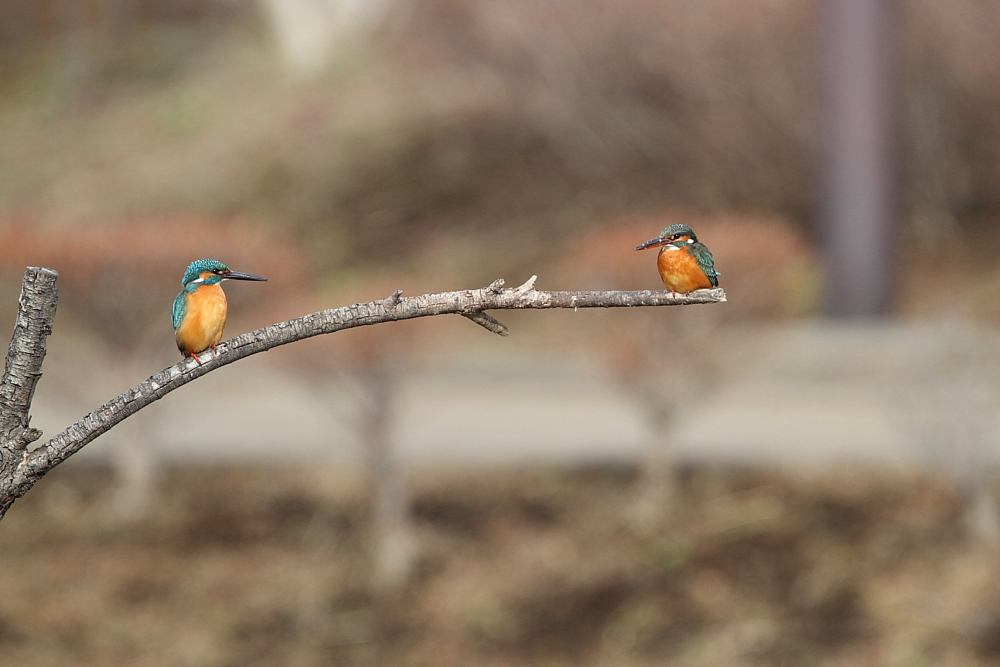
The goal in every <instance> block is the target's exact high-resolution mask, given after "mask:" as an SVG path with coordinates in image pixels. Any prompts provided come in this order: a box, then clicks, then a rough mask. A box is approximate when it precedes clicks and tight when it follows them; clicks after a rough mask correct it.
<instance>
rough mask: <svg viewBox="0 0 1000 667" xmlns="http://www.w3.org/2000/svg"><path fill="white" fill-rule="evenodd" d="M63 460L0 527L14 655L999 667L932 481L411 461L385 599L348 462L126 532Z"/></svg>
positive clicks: (175, 485) (2, 640)
mask: <svg viewBox="0 0 1000 667" xmlns="http://www.w3.org/2000/svg"><path fill="white" fill-rule="evenodd" d="M107 482H108V479H107V476H106V474H105V473H102V472H99V471H97V470H92V469H87V468H71V469H63V470H60V471H58V472H57V473H55V474H53V475H52V476H50V477H49V478H47V479H46V480H45V481H44V483H43V484H42V485H41V486H40V487H39V488H38V489H36V490H35V491H33V492H32V494H30V495H29V496H28V497H26V498H25V499H24V500H23V501H22V502H20V503H18V504H17V505H15V507H14V509H13V510H12V511H11V513H10V515H9V516H8V518H7V519H6V520H5V521H4V530H3V531H0V549H2V552H3V554H4V568H3V569H2V570H0V600H3V603H2V605H0V651H2V654H3V655H4V662H5V663H8V662H9V664H24V665H33V666H34V665H37V666H44V665H59V666H61V667H71V666H73V665H102V666H105V667H114V666H115V665H130V666H138V667H143V666H153V665H171V666H178V667H180V666H184V665H232V666H234V667H235V666H236V665H240V666H245V665H283V666H294V665H318V664H338V665H436V666H438V667H449V666H451V665H456V666H457V665H472V664H475V665H497V666H499V665H616V666H619V667H620V666H623V665H685V666H695V665H705V666H706V667H707V666H712V667H726V666H727V665H734V666H735V665H844V666H847V665H852V666H856V665H887V666H899V667H903V666H906V667H909V666H912V665H923V664H927V665H954V666H960V665H969V666H972V665H980V666H983V665H992V664H1000V646H998V643H997V636H998V633H1000V620H998V619H1000V606H998V605H1000V598H998V597H997V594H996V587H995V585H993V582H994V581H995V579H996V577H997V575H998V571H997V563H996V560H995V558H993V557H992V555H991V553H990V552H989V551H977V550H975V549H973V548H970V546H969V545H968V543H967V541H966V539H965V537H964V535H963V531H962V530H961V528H960V524H959V522H958V520H957V517H958V504H957V502H956V500H955V498H954V497H953V495H952V494H951V492H950V491H949V490H948V488H947V487H945V486H943V485H941V484H940V483H939V482H937V481H935V480H932V479H927V478H922V477H917V476H913V475H909V474H902V473H886V472H881V473H878V474H875V473H866V472H860V471H842V472H827V473H824V474H822V475H809V476H806V477H805V478H803V477H801V476H790V475H785V474H779V473H759V472H741V471H733V470H730V471H726V470H717V469H702V468H693V469H685V470H682V471H681V472H680V476H679V482H678V486H677V495H676V497H675V498H674V499H673V501H672V502H671V503H670V505H669V507H668V508H667V510H666V512H665V513H664V514H663V515H662V517H661V519H660V522H659V523H656V524H650V523H649V522H648V521H645V520H644V518H643V517H642V516H639V515H638V514H637V507H639V505H637V504H636V503H635V500H636V497H637V493H638V488H639V487H638V478H637V477H636V474H635V473H634V472H633V471H632V470H629V469H620V470H608V469H603V470H580V471H554V470H535V471H531V472H526V471H525V472H515V471H506V472H494V473H476V474H472V473H451V474H435V475H433V476H431V475H418V477H417V480H416V485H415V487H416V499H415V505H414V509H413V516H414V521H415V525H416V536H417V537H416V543H417V547H418V550H419V559H418V564H417V571H416V577H415V580H414V581H413V582H412V583H411V584H410V585H408V586H407V587H406V588H404V589H403V590H402V591H401V592H400V593H399V594H398V595H394V596H392V597H389V598H380V597H378V596H376V595H374V594H373V593H372V592H371V590H370V589H369V588H368V587H367V585H366V581H367V578H368V576H369V574H370V560H369V558H368V545H369V543H370V540H369V538H370V532H369V531H370V524H369V516H370V515H369V510H368V504H367V502H366V500H365V497H364V495H363V494H362V493H361V492H360V491H359V490H358V488H359V487H358V484H357V480H352V479H350V478H349V477H348V476H345V475H344V474H343V473H340V474H339V475H338V474H334V473H329V474H325V473H324V472H322V471H313V472H311V473H302V472H291V471H285V472H283V471H276V470H236V469H234V470H176V471H173V472H171V473H170V474H169V475H168V476H167V479H166V480H165V482H164V486H165V493H164V495H163V504H162V505H160V506H159V507H158V508H157V509H156V511H155V513H154V515H153V516H152V517H150V519H149V520H148V521H147V522H145V523H144V524H143V525H141V526H133V527H129V528H128V529H122V528H120V527H118V528H116V527H115V526H114V525H113V524H109V523H108V522H107V520H106V517H107V516H108V513H107V509H108V503H109V499H110V494H109V491H108V484H107Z"/></svg>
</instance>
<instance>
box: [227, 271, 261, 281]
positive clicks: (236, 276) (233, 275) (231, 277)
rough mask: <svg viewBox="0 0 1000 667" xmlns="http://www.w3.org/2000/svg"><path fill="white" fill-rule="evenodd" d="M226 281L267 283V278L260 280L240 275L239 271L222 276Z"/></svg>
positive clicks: (255, 277) (257, 277) (249, 275)
mask: <svg viewBox="0 0 1000 667" xmlns="http://www.w3.org/2000/svg"><path fill="white" fill-rule="evenodd" d="M223 278H225V279H226V280H263V281H264V282H267V278H261V277H260V276H254V275H251V274H249V273H240V272H239V271H230V272H229V273H227V274H225V275H224V276H223Z"/></svg>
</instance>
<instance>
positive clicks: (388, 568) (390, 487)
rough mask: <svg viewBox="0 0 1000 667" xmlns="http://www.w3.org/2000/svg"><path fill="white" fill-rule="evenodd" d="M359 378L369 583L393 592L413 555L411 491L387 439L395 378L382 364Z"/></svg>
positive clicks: (407, 573)
mask: <svg viewBox="0 0 1000 667" xmlns="http://www.w3.org/2000/svg"><path fill="white" fill-rule="evenodd" d="M359 377H360V379H361V381H362V383H363V385H364V387H365V390H366V393H367V397H366V398H367V401H366V405H365V409H364V413H363V417H362V420H361V424H360V429H359V435H360V437H361V441H362V444H363V446H364V448H365V454H366V456H367V459H368V472H369V476H370V478H369V479H370V485H371V497H372V542H373V544H372V548H373V550H374V554H373V573H372V583H373V585H374V587H375V589H376V590H381V591H383V592H391V591H394V590H396V589H398V588H400V587H401V586H403V585H404V584H405V583H406V582H407V580H408V579H409V577H410V570H411V569H412V564H413V555H414V550H413V540H412V535H411V532H410V525H409V513H410V495H409V489H408V486H407V483H406V476H405V472H404V470H403V467H402V465H401V462H400V460H399V454H398V452H397V450H396V447H395V446H394V445H393V442H392V437H391V426H392V415H393V404H394V398H395V395H396V389H397V385H398V376H397V373H396V372H395V371H394V370H393V369H392V368H390V367H389V366H388V364H387V363H386V362H376V363H373V364H372V365H371V366H370V367H369V368H368V369H366V370H364V371H362V372H361V373H360V374H359Z"/></svg>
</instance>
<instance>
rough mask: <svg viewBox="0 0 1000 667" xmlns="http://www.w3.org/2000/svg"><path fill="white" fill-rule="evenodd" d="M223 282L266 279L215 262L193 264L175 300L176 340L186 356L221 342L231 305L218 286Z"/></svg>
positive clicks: (201, 261)
mask: <svg viewBox="0 0 1000 667" xmlns="http://www.w3.org/2000/svg"><path fill="white" fill-rule="evenodd" d="M223 280H267V278H261V277H260V276H253V275H250V274H249V273H240V272H239V271H233V270H231V269H230V268H229V267H228V266H226V265H225V264H223V263H222V262H217V261H216V260H214V259H199V260H197V261H194V262H191V265H190V266H189V267H187V271H185V272H184V278H182V279H181V285H182V286H183V287H182V289H181V293H180V294H178V295H177V298H176V299H174V309H173V313H172V314H173V323H174V340H175V341H176V342H177V349H178V350H180V351H181V354H182V355H183V356H184V357H194V359H195V361H197V362H198V363H199V364H200V363H201V360H200V359H199V358H198V355H199V354H200V353H201V352H204V351H205V350H207V349H208V348H212V349H213V350H214V349H215V346H216V345H217V344H218V343H219V341H220V340H222V332H223V330H225V328H226V314H227V312H228V310H229V305H228V303H227V302H226V294H225V292H223V291H222V287H221V286H220V285H219V283H221V282H222V281H223Z"/></svg>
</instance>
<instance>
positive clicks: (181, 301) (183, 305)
mask: <svg viewBox="0 0 1000 667" xmlns="http://www.w3.org/2000/svg"><path fill="white" fill-rule="evenodd" d="M186 294H187V290H181V293H180V294H178V295H177V298H176V299H174V308H173V311H172V312H171V316H172V318H173V322H174V331H177V327H179V326H180V325H181V322H182V321H184V311H186V310H187V300H186V299H185V298H184V296H185V295H186Z"/></svg>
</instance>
